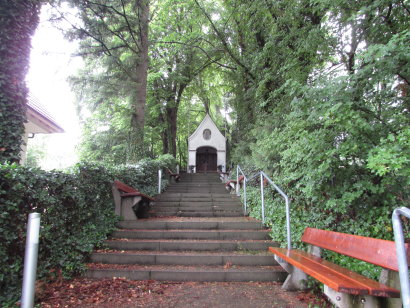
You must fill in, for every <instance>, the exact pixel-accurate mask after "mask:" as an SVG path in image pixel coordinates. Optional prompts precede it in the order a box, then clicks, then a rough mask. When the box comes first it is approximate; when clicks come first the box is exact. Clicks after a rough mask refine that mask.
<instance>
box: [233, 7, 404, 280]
mask: <svg viewBox="0 0 410 308" xmlns="http://www.w3.org/2000/svg"><path fill="white" fill-rule="evenodd" d="M288 3H289V6H288V5H287V4H288ZM259 4H261V3H259ZM291 6H294V7H293V8H292V7H291ZM242 7H243V8H247V9H250V12H249V13H248V14H246V10H245V16H244V17H242V19H244V20H247V19H249V20H252V21H253V22H252V23H251V24H249V27H250V28H249V32H246V29H243V28H241V26H242V24H239V26H238V28H236V29H235V30H236V32H235V33H234V34H235V35H238V39H239V38H240V37H239V34H240V33H241V31H242V32H243V34H244V35H249V37H251V36H252V35H255V34H257V33H258V31H259V30H260V29H265V27H266V28H267V29H268V30H269V31H270V32H263V33H270V36H269V37H267V38H266V39H265V44H262V45H258V44H257V37H255V40H256V41H254V43H253V44H251V43H252V40H245V43H247V44H248V45H247V47H248V48H247V49H246V50H245V51H246V52H247V53H252V54H253V55H254V57H255V58H257V59H258V61H257V63H256V64H255V63H254V64H253V66H249V67H250V72H251V73H252V72H253V71H252V68H254V67H255V68H256V71H255V72H254V74H252V76H253V77H249V79H250V80H251V82H250V83H248V84H247V85H246V87H243V88H237V89H236V91H235V95H236V97H235V101H234V103H233V107H234V108H235V111H236V113H237V114H238V117H237V118H238V123H236V127H237V129H239V130H240V131H239V132H238V133H237V135H236V136H237V138H240V139H238V140H235V141H236V142H235V143H234V149H233V156H232V159H233V160H234V161H235V162H238V163H240V164H243V163H244V162H246V163H247V164H248V165H251V166H254V168H260V169H262V170H264V171H266V172H267V173H268V174H269V175H272V179H274V181H275V182H276V184H278V185H279V186H280V187H281V188H282V189H283V190H284V191H285V192H286V193H287V194H288V195H289V196H290V198H291V211H292V212H291V219H292V223H291V224H292V233H293V240H294V242H295V246H296V247H299V246H301V245H302V244H301V243H300V242H298V241H299V239H300V236H301V234H302V232H303V230H304V229H305V228H306V227H316V228H321V229H327V230H335V231H340V232H346V233H351V234H358V235H363V236H370V237H375V238H382V239H388V240H392V237H393V233H392V229H391V213H392V211H393V209H394V208H396V207H399V206H409V204H410V194H409V183H410V182H409V181H410V174H409V153H410V152H409V151H410V144H409V141H408V140H409V127H410V120H409V119H410V117H409V96H408V93H409V92H408V90H409V87H410V83H409V81H410V71H409V67H410V65H409V64H410V58H409V55H410V54H409V49H408V45H409V42H410V37H409V31H408V27H407V26H408V23H409V21H410V16H409V14H408V11H406V10H403V7H402V3H401V2H400V1H387V0H386V1H361V2H360V4H359V3H352V2H351V1H344V0H340V1H336V2H334V1H327V0H323V1H315V2H314V3H313V2H311V1H294V2H293V1H290V2H286V3H285V2H283V1H278V2H276V3H275V4H272V5H271V7H270V10H268V11H266V12H265V13H264V12H261V11H260V10H258V8H255V7H254V6H252V5H250V4H242ZM240 8H241V7H240ZM296 12H299V14H297V15H293V14H295V13H296ZM269 14H270V15H271V16H269ZM289 16H293V18H292V19H291V20H292V22H291V23H289V24H286V23H284V22H283V21H284V20H285V18H286V17H289ZM253 18H255V19H259V20H261V23H258V21H257V20H254V19H253ZM282 18H283V19H282ZM288 19H289V18H288ZM305 19H306V20H307V21H308V22H307V23H304V22H302V20H305ZM268 20H269V22H267V21H268ZM262 21H263V22H262ZM251 29H252V30H253V32H252V31H251ZM268 30H267V31H268ZM270 38H274V40H275V41H274V42H275V44H273V42H270V41H269V40H270ZM308 38H309V39H308ZM269 44H272V46H274V47H271V49H269ZM306 48H307V49H306ZM266 50H270V51H271V53H269V54H267V53H265V51H266ZM312 51H315V52H312ZM241 59H242V58H241ZM243 61H246V59H243ZM264 61H265V62H264ZM243 63H246V62H243ZM263 68H266V70H264V69H263ZM243 76H244V74H243V72H242V73H241V72H239V71H238V72H237V74H233V77H235V78H236V80H238V79H239V78H240V77H243ZM259 78H263V80H260V79H259ZM240 91H242V93H241V92H240ZM250 102H252V104H251V103H250ZM255 115H257V117H255ZM254 189H255V190H256V191H255V192H253V191H252V188H250V191H249V200H250V204H251V215H253V216H255V217H260V205H259V204H260V200H259V198H260V197H259V196H258V190H257V188H254ZM274 196H275V197H274ZM265 200H266V204H267V209H266V214H267V221H268V223H269V224H270V225H271V227H272V236H273V238H274V239H275V240H279V241H280V242H281V243H282V244H283V245H285V239H286V237H285V235H286V233H285V232H286V231H285V213H284V203H283V200H282V199H280V198H279V197H277V194H276V193H274V192H267V196H266V199H265ZM257 205H258V207H257ZM405 232H406V234H408V233H409V226H408V225H407V226H406V229H405ZM407 236H408V235H407ZM329 257H330V258H331V259H333V261H335V262H338V263H341V264H342V265H348V266H349V267H350V268H352V269H353V270H357V271H360V272H363V273H365V274H367V275H369V276H372V277H373V278H375V276H376V271H375V270H374V268H373V267H371V266H368V265H363V263H362V262H358V261H353V260H350V259H348V258H347V257H342V256H339V255H337V254H330V253H329Z"/></svg>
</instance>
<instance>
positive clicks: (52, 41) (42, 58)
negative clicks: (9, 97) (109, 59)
mask: <svg viewBox="0 0 410 308" xmlns="http://www.w3.org/2000/svg"><path fill="white" fill-rule="evenodd" d="M49 14H50V9H49V8H48V7H46V6H44V7H43V9H42V11H41V16H40V24H39V26H38V28H37V31H36V33H35V35H34V37H33V39H32V50H31V55H30V69H29V73H28V75H27V77H26V81H27V86H28V87H29V90H30V92H31V93H32V94H33V95H34V96H35V97H37V99H38V100H39V101H40V103H41V104H42V105H43V106H44V107H45V109H46V110H47V111H48V113H49V114H50V115H51V116H53V118H54V119H55V120H56V122H57V123H58V124H59V125H60V126H61V127H62V128H63V129H64V131H65V133H62V134H50V135H41V134H38V135H36V136H35V137H34V138H33V139H29V142H28V147H32V148H35V147H37V148H38V147H43V148H44V150H45V153H46V154H45V155H46V156H45V158H44V159H43V160H41V161H40V166H41V167H42V168H43V169H46V170H50V169H62V168H65V167H68V166H71V165H73V164H75V163H76V162H77V161H78V156H77V154H76V151H75V148H76V145H77V144H78V142H79V139H80V125H79V121H78V117H77V114H76V111H75V105H74V102H75V95H74V93H73V92H72V91H71V89H70V85H69V83H68V81H67V78H68V76H70V75H71V74H74V73H75V72H76V71H77V70H78V69H79V68H80V67H81V66H82V60H81V59H80V58H79V57H73V56H71V55H72V53H74V52H75V50H76V48H77V43H76V42H69V41H68V40H66V39H65V38H64V36H63V34H62V33H61V31H60V30H58V29H56V28H54V27H53V25H52V24H51V23H50V22H49V21H48V18H49Z"/></svg>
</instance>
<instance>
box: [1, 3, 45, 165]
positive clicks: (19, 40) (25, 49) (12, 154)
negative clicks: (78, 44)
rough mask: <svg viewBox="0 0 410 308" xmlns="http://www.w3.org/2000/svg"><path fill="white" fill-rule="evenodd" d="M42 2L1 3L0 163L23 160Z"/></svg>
mask: <svg viewBox="0 0 410 308" xmlns="http://www.w3.org/2000/svg"><path fill="white" fill-rule="evenodd" d="M40 2H41V1H39V0H30V1H27V0H17V1H2V2H1V4H0V28H1V29H2V31H1V32H2V33H1V35H0V163H2V162H5V161H12V162H18V161H19V160H20V151H21V145H22V143H23V139H22V137H23V134H24V122H25V120H26V101H27V92H28V91H27V87H26V84H25V77H26V73H27V70H28V63H29V57H30V47H31V36H32V35H33V33H34V31H35V29H36V27H37V24H38V16H39V9H40Z"/></svg>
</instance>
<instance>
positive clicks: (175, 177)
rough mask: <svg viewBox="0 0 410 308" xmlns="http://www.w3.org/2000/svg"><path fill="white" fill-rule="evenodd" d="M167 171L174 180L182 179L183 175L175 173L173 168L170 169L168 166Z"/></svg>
mask: <svg viewBox="0 0 410 308" xmlns="http://www.w3.org/2000/svg"><path fill="white" fill-rule="evenodd" d="M165 172H166V173H167V174H168V176H169V177H170V179H171V181H174V182H179V180H180V179H181V176H180V175H179V174H178V173H173V172H172V171H171V170H169V169H168V168H165Z"/></svg>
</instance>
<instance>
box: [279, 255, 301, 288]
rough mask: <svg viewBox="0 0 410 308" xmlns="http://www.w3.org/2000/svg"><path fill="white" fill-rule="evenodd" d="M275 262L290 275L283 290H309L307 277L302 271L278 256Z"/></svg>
mask: <svg viewBox="0 0 410 308" xmlns="http://www.w3.org/2000/svg"><path fill="white" fill-rule="evenodd" d="M275 260H276V261H277V262H278V263H279V265H280V266H281V267H282V268H283V269H284V270H285V271H287V272H288V274H289V275H288V277H287V278H286V280H285V282H284V283H283V285H282V289H284V290H286V291H300V290H306V289H307V284H306V281H307V275H306V274H305V273H304V272H303V271H301V270H300V269H298V268H297V267H294V266H293V265H291V264H289V263H288V262H286V261H285V260H283V259H281V258H279V257H278V256H276V255H275Z"/></svg>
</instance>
